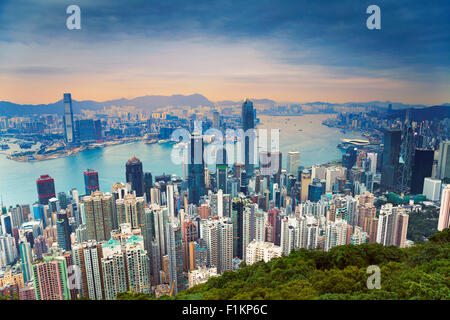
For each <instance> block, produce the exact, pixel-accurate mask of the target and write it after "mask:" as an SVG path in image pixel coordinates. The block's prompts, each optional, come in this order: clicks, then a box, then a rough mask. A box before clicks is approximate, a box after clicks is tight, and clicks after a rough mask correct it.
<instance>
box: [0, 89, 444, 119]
mask: <svg viewBox="0 0 450 320" xmlns="http://www.w3.org/2000/svg"><path fill="white" fill-rule="evenodd" d="M252 101H253V102H254V104H256V105H258V104H260V105H266V106H270V107H274V106H276V105H287V104H298V105H305V106H318V105H321V106H343V107H361V106H371V107H377V108H387V107H388V105H389V104H392V108H393V109H394V110H401V109H407V108H426V107H427V106H425V105H406V104H403V103H399V102H390V101H385V102H382V101H369V102H347V103H327V102H307V103H279V102H276V101H274V100H270V99H253V100H252ZM240 103H242V101H231V100H224V101H217V102H213V101H211V100H209V99H208V98H206V97H205V96H203V95H201V94H192V95H178V94H177V95H171V96H161V95H146V96H141V97H137V98H133V99H126V98H121V99H115V100H107V101H102V102H97V101H93V100H84V101H77V100H72V106H73V111H74V113H80V112H81V110H82V109H86V110H101V109H103V107H108V108H109V107H111V106H119V107H121V106H122V107H123V106H135V107H137V108H141V109H145V110H146V111H152V110H156V109H158V108H160V107H166V106H172V107H183V106H190V107H197V106H209V107H212V106H215V105H216V106H224V107H226V106H229V107H231V106H236V105H239V104H240ZM442 106H450V104H449V103H445V104H443V105H442ZM52 113H58V114H62V113H63V101H62V99H61V100H59V101H57V102H54V103H49V104H38V105H30V104H17V103H13V102H9V101H0V116H26V115H31V114H52Z"/></svg>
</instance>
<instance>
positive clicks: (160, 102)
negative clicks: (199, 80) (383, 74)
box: [0, 94, 214, 116]
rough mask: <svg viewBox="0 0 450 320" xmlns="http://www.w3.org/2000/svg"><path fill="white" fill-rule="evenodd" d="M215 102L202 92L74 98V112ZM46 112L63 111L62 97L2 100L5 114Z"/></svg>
mask: <svg viewBox="0 0 450 320" xmlns="http://www.w3.org/2000/svg"><path fill="white" fill-rule="evenodd" d="M213 105H214V103H213V102H211V101H210V100H208V99H207V98H206V97H205V96H203V95H201V94H192V95H188V96H185V95H172V96H142V97H137V98H134V99H125V98H122V99H116V100H108V101H103V102H96V101H92V100H85V101H77V100H72V106H73V109H74V113H80V112H81V110H82V109H88V110H100V109H103V107H110V106H135V107H137V108H142V109H146V110H154V109H157V108H160V107H166V106H174V107H181V106H190V107H197V106H213ZM45 113H58V114H62V113H63V101H62V99H61V100H59V101H57V102H55V103H49V104H39V105H21V104H16V103H12V102H8V101H0V115H4V116H24V115H30V114H45Z"/></svg>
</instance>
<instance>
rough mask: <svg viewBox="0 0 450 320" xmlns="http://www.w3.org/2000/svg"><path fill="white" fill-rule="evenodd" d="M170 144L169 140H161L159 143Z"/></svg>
mask: <svg viewBox="0 0 450 320" xmlns="http://www.w3.org/2000/svg"><path fill="white" fill-rule="evenodd" d="M167 142H169V139H161V140H159V141H158V143H167Z"/></svg>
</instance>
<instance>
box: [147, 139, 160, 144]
mask: <svg viewBox="0 0 450 320" xmlns="http://www.w3.org/2000/svg"><path fill="white" fill-rule="evenodd" d="M156 142H157V140H156V139H151V140H147V141H145V144H154V143H156Z"/></svg>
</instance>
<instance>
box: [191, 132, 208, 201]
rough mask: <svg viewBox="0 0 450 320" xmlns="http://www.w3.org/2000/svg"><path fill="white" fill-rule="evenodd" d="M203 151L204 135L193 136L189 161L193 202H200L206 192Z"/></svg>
mask: <svg viewBox="0 0 450 320" xmlns="http://www.w3.org/2000/svg"><path fill="white" fill-rule="evenodd" d="M203 151H204V147H203V138H202V136H201V135H193V136H191V139H190V141H189V145H188V152H187V161H188V191H189V202H190V203H193V204H198V203H199V201H200V197H201V196H203V195H204V194H205V193H206V186H205V163H204V159H203Z"/></svg>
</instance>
